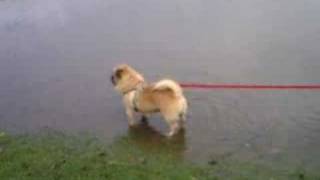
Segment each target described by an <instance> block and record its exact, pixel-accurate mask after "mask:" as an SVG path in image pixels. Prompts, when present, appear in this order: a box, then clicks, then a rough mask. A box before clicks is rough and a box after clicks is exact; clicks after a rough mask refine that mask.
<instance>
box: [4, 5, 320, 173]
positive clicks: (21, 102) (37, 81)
mask: <svg viewBox="0 0 320 180" xmlns="http://www.w3.org/2000/svg"><path fill="white" fill-rule="evenodd" d="M319 12H320V1H313V0H304V1H301V0H283V1H267V0H265V1H251V0H242V1H231V0H216V1H213V0H202V1H192V0H164V1H150V0H141V1H130V0H120V1H119V0H90V1H85V0H68V1H63V0H47V1H43V0H24V1H18V0H4V1H0V130H5V131H9V132H11V133H24V132H36V131H38V130H39V129H43V128H52V129H57V130H63V131H68V132H91V133H94V134H97V135H99V136H100V137H101V138H104V139H106V140H107V141H111V140H112V139H113V138H115V137H117V136H127V135H129V136H130V137H132V138H133V139H134V140H136V142H137V144H139V145H141V147H143V148H146V149H150V150H154V149H157V148H162V147H163V143H165V144H166V145H168V143H167V142H165V141H166V140H164V139H163V137H162V136H161V135H160V134H159V132H160V133H161V132H164V131H166V125H165V123H164V122H163V121H161V118H160V117H158V116H155V117H154V118H152V119H151V120H150V123H149V125H146V124H142V125H141V126H140V127H137V128H135V129H130V130H128V128H127V121H126V117H125V115H124V112H123V109H122V105H121V99H120V97H119V95H118V94H117V93H116V92H114V91H113V89H112V86H111V84H110V82H109V75H110V73H111V69H112V67H113V66H114V65H116V64H118V63H122V62H126V63H129V64H131V65H133V66H134V67H136V68H138V69H139V70H140V71H142V72H143V73H144V74H145V76H146V78H147V79H149V80H151V81H153V80H157V79H159V78H161V77H171V78H174V79H176V80H178V81H180V82H211V83H234V82H235V83H262V84H263V83H266V84H271V83H275V84H282V83H285V84H288V83H291V84H292V83H320V72H319V69H320V51H319V47H320V35H319V34H320V22H319V19H318V17H319V16H320V13H319ZM185 92H186V96H187V98H188V99H189V102H190V114H189V117H188V122H187V128H186V131H185V132H184V133H183V134H181V135H179V137H177V139H175V140H174V143H172V144H173V145H172V146H170V143H169V146H164V147H168V148H170V147H172V149H173V150H172V151H174V152H173V153H176V154H177V155H179V156H181V157H184V158H186V159H190V160H192V161H196V162H207V161H208V159H212V158H214V159H218V160H219V159H224V158H232V159H242V160H249V161H251V160H252V161H262V162H265V163H276V162H279V163H280V164H281V163H285V164H293V165H298V166H304V167H310V168H315V169H316V168H319V167H320V158H316V157H320V92H319V91H293V90H290V91H276V90H273V91H254V90H210V91H205V90H191V89H188V90H186V91H185ZM173 146H174V148H173Z"/></svg>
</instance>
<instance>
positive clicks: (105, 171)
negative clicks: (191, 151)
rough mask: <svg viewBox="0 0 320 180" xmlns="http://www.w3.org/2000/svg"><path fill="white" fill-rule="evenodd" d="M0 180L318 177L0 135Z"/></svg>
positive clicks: (76, 141) (123, 145)
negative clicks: (190, 161)
mask: <svg viewBox="0 0 320 180" xmlns="http://www.w3.org/2000/svg"><path fill="white" fill-rule="evenodd" d="M163 149H170V148H163ZM0 179H1V180H2V179H3V180H11V179H12V180H15V179H17V180H18V179H19V180H20V179H46V180H47V179H48V180H51V179H68V180H72V179H80V180H81V179H130V180H135V179H137V180H144V179H148V180H149V179H152V180H157V179H177V180H179V179H181V180H188V179H190V180H195V179H212V180H218V179H232V180H233V179H235V180H245V179H254V180H255V179H257V180H260V179H261V180H264V179H265V180H277V179H290V180H295V179H296V180H305V179H310V180H311V179H312V180H313V179H314V180H320V177H319V176H316V175H311V174H306V173H305V172H303V171H297V170H293V171H288V170H279V169H276V170H275V169H271V168H267V167H263V166H259V165H255V164H251V163H235V162H232V163H231V162H219V163H217V164H216V163H212V165H195V164H192V163H189V162H185V161H184V160H183V159H181V158H177V157H176V156H175V155H174V154H173V153H170V152H169V151H166V150H163V151H146V150H144V149H143V148H141V147H139V146H137V144H136V143H134V142H133V141H132V137H123V138H119V139H117V140H115V142H114V143H113V144H112V145H106V143H103V142H101V140H98V139H96V138H94V137H88V136H67V135H63V134H59V133H47V134H41V135H24V136H7V135H4V134H1V136H0Z"/></svg>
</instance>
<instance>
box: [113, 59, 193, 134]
mask: <svg viewBox="0 0 320 180" xmlns="http://www.w3.org/2000/svg"><path fill="white" fill-rule="evenodd" d="M111 82H112V84H113V85H114V87H115V89H116V90H117V91H118V92H119V93H121V94H122V95H123V103H124V106H125V110H126V114H127V116H128V121H129V125H130V126H133V125H134V123H135V122H134V114H135V113H140V114H142V117H148V115H149V114H152V113H156V112H160V113H161V114H162V116H163V118H164V120H165V121H166V122H167V124H168V125H169V127H170V131H169V133H168V134H167V135H168V136H172V135H174V134H176V133H177V132H178V131H179V130H180V129H181V128H183V125H184V122H185V118H186V113H187V107H188V105H187V100H186V98H185V97H184V95H183V91H182V88H181V87H180V85H179V84H178V83H176V82H175V81H173V80H169V79H164V80H161V81H158V82H156V83H152V84H148V83H146V81H145V80H144V78H143V76H142V74H140V73H139V72H137V71H136V70H135V69H133V68H132V67H130V66H129V65H127V64H122V65H119V66H117V67H115V68H114V69H113V74H112V76H111Z"/></svg>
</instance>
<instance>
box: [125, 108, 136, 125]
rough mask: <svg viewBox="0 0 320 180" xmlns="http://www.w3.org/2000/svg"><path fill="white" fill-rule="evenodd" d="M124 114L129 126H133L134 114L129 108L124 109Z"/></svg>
mask: <svg viewBox="0 0 320 180" xmlns="http://www.w3.org/2000/svg"><path fill="white" fill-rule="evenodd" d="M126 114H127V117H128V123H129V126H134V124H135V122H134V112H133V110H132V109H131V108H130V107H126Z"/></svg>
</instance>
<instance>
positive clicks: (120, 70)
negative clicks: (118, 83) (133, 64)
mask: <svg viewBox="0 0 320 180" xmlns="http://www.w3.org/2000/svg"><path fill="white" fill-rule="evenodd" d="M122 72H123V70H122V69H118V70H117V71H116V73H115V74H116V77H117V78H119V79H120V78H121V76H122Z"/></svg>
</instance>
